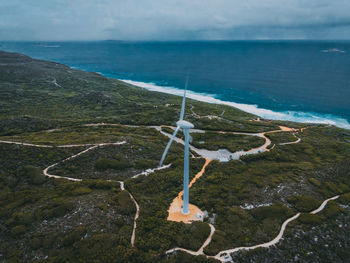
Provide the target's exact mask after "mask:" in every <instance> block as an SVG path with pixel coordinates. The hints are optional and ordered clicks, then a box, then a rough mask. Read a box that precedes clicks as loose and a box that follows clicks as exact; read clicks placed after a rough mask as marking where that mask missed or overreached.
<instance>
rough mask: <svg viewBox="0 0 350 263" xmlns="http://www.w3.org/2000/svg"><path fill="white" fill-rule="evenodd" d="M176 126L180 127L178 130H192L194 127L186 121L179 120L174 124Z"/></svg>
mask: <svg viewBox="0 0 350 263" xmlns="http://www.w3.org/2000/svg"><path fill="white" fill-rule="evenodd" d="M176 126H177V127H180V129H183V130H184V129H193V128H194V125H193V124H192V123H190V122H188V121H185V120H180V121H178V122H176Z"/></svg>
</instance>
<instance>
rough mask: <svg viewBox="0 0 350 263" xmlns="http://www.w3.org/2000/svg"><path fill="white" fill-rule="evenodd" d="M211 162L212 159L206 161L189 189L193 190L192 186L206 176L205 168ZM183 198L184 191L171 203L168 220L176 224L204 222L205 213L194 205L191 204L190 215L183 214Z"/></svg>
mask: <svg viewBox="0 0 350 263" xmlns="http://www.w3.org/2000/svg"><path fill="white" fill-rule="evenodd" d="M210 162H211V160H210V159H205V163H204V165H203V167H202V169H201V170H200V171H199V172H198V173H197V174H196V175H195V177H194V178H193V179H192V180H191V182H190V183H189V185H188V187H189V188H191V187H192V185H193V184H194V183H195V182H196V181H197V180H198V179H199V178H200V177H201V176H202V175H203V174H204V172H205V168H206V167H207V166H208V165H209V163H210ZM182 196H183V190H182V191H181V192H180V193H179V194H178V195H177V196H176V197H175V198H174V200H173V201H172V202H171V204H170V207H169V209H168V220H169V221H176V222H184V223H191V222H193V221H199V220H202V219H203V212H202V211H201V210H200V209H199V208H198V207H197V206H195V205H193V204H189V211H190V213H189V214H188V215H184V214H182V211H181V208H182V202H183V201H182ZM198 216H200V217H198Z"/></svg>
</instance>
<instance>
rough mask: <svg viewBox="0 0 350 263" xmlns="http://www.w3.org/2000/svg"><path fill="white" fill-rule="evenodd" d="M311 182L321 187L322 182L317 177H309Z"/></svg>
mask: <svg viewBox="0 0 350 263" xmlns="http://www.w3.org/2000/svg"><path fill="white" fill-rule="evenodd" d="M309 182H310V183H311V184H313V185H314V186H317V187H320V186H321V183H320V182H319V181H318V180H317V179H316V178H309Z"/></svg>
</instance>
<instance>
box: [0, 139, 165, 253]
mask: <svg viewBox="0 0 350 263" xmlns="http://www.w3.org/2000/svg"><path fill="white" fill-rule="evenodd" d="M0 143H6V144H16V145H22V146H30V147H39V148H55V147H56V148H60V147H61V148H71V147H83V146H91V147H89V148H87V149H85V150H83V151H81V152H79V153H77V154H74V155H72V156H70V157H68V158H66V159H64V160H62V161H59V162H57V163H54V164H52V165H50V166H48V167H46V168H45V169H44V170H43V174H44V175H45V176H47V177H49V178H56V179H66V180H69V181H74V182H81V181H83V179H78V178H73V177H66V176H59V175H54V174H50V173H49V172H48V171H49V170H50V169H51V168H53V167H55V166H57V165H58V164H60V163H64V162H67V161H69V160H72V159H74V158H76V157H78V156H80V155H82V154H84V153H87V152H88V151H91V150H93V149H96V148H98V147H102V146H106V145H122V144H125V143H126V141H121V142H115V143H99V144H71V145H60V146H52V145H40V144H31V143H21V142H12V141H1V140H0ZM168 167H170V164H169V165H165V166H162V167H160V168H154V169H149V170H146V172H147V171H148V173H151V172H154V171H156V170H161V169H165V168H168ZM146 172H143V173H140V174H138V175H137V176H139V175H141V174H145V173H146ZM137 176H136V177H137ZM107 181H113V180H107ZM118 182H119V184H120V189H121V190H122V191H127V192H128V194H129V196H130V198H131V200H132V201H133V202H134V204H135V207H136V213H135V216H134V224H133V230H132V234H131V240H130V243H131V246H132V247H134V244H135V235H136V221H137V219H138V217H139V215H140V206H139V204H138V203H137V201H136V200H135V198H134V196H133V195H132V194H131V193H130V192H129V191H128V190H126V189H125V187H124V182H123V181H118Z"/></svg>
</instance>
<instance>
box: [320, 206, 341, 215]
mask: <svg viewBox="0 0 350 263" xmlns="http://www.w3.org/2000/svg"><path fill="white" fill-rule="evenodd" d="M340 212H341V211H340V209H339V207H338V206H337V205H336V204H335V203H329V204H327V206H326V208H325V209H324V212H323V214H324V215H325V216H326V217H334V216H336V215H338V214H339V213H340Z"/></svg>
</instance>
